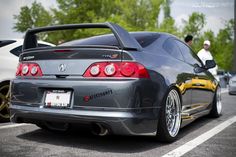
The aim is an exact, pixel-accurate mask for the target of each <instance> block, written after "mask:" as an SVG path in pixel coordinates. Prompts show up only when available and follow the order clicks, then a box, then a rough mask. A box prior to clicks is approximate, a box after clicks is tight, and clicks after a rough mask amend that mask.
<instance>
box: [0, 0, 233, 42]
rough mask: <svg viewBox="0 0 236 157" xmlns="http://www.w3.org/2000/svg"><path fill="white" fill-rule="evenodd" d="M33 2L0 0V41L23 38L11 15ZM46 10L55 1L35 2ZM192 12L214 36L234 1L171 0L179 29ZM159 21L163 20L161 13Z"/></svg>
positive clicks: (228, 14) (229, 17)
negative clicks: (15, 27) (198, 13)
mask: <svg viewBox="0 0 236 157" xmlns="http://www.w3.org/2000/svg"><path fill="white" fill-rule="evenodd" d="M34 1H35V0H0V39H4V38H6V39H12V38H21V37H23V34H22V33H17V32H14V30H13V29H12V28H13V26H14V23H15V22H16V21H15V20H14V18H13V15H17V14H19V12H20V8H21V7H22V6H25V5H27V6H30V5H31V3H33V2H34ZM36 1H37V2H40V3H42V5H43V6H44V7H45V8H46V9H49V8H53V7H54V8H55V7H56V0H36ZM192 12H201V13H204V14H205V15H206V20H207V24H206V26H205V28H204V30H212V31H213V32H214V33H215V34H216V33H217V32H218V31H219V29H221V28H224V24H225V22H226V21H228V20H229V19H231V18H234V0H172V3H171V16H172V17H173V18H174V19H175V21H176V24H177V26H178V27H179V28H181V27H182V26H183V22H182V21H183V19H184V20H187V19H188V16H189V15H191V13H192ZM159 18H160V19H159V20H161V19H163V12H162V11H161V13H160V16H159Z"/></svg>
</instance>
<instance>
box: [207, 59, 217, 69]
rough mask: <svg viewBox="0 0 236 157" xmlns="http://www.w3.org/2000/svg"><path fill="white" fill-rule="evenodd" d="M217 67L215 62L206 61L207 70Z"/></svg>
mask: <svg viewBox="0 0 236 157" xmlns="http://www.w3.org/2000/svg"><path fill="white" fill-rule="evenodd" d="M215 66H216V62H215V61H214V60H206V64H205V69H211V68H214V67H215Z"/></svg>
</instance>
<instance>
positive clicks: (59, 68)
mask: <svg viewBox="0 0 236 157" xmlns="http://www.w3.org/2000/svg"><path fill="white" fill-rule="evenodd" d="M58 70H59V71H60V72H64V71H66V65H65V64H60V65H59V67H58Z"/></svg>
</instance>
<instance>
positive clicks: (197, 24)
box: [183, 12, 206, 37]
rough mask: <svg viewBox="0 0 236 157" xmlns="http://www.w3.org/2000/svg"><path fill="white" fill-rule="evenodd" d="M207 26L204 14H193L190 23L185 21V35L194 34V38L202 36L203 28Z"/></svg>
mask: <svg viewBox="0 0 236 157" xmlns="http://www.w3.org/2000/svg"><path fill="white" fill-rule="evenodd" d="M205 24H206V19H205V15H204V14H203V13H197V12H193V13H192V14H191V15H190V16H189V19H188V21H185V26H184V28H183V35H184V36H185V35H186V34H192V35H193V36H194V37H197V36H200V33H201V30H202V28H203V27H204V26H205Z"/></svg>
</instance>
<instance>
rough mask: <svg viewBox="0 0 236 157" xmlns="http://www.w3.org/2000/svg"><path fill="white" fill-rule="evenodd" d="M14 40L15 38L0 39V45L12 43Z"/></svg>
mask: <svg viewBox="0 0 236 157" xmlns="http://www.w3.org/2000/svg"><path fill="white" fill-rule="evenodd" d="M14 42H16V41H15V40H0V47H3V46H6V45H10V44H12V43H14Z"/></svg>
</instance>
